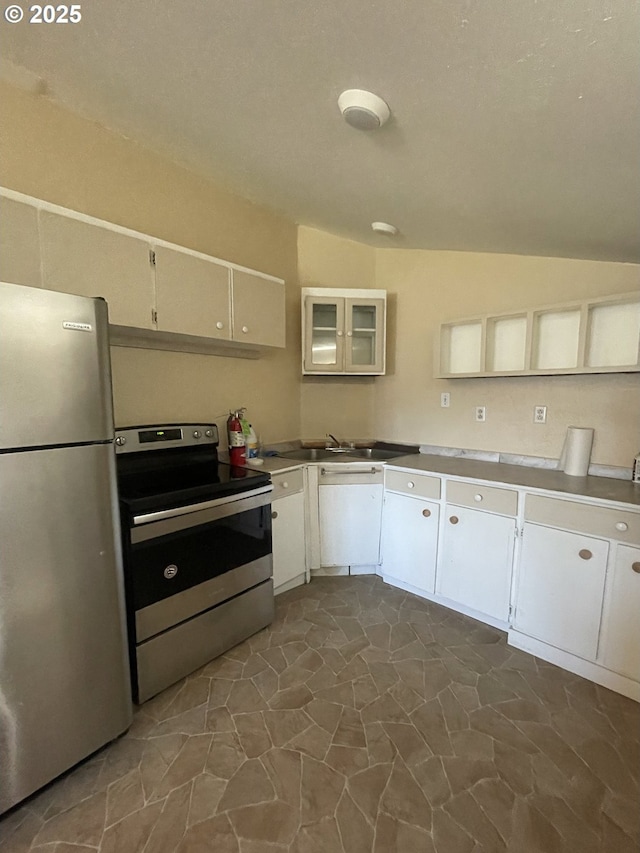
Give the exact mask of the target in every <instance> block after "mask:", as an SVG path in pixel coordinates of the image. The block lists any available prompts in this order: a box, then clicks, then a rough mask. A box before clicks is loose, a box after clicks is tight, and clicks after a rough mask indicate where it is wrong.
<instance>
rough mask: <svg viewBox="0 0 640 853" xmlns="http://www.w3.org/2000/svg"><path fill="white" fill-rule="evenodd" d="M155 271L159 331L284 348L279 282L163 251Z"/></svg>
mask: <svg viewBox="0 0 640 853" xmlns="http://www.w3.org/2000/svg"><path fill="white" fill-rule="evenodd" d="M155 269H156V310H157V322H158V326H157V328H158V331H160V332H175V333H177V334H182V335H195V336H197V337H202V338H211V339H215V340H220V341H236V342H238V343H243V344H247V345H252V346H271V347H283V346H284V345H285V293H284V282H283V281H281V280H279V279H273V278H268V277H266V276H262V275H259V274H258V273H252V272H249V271H246V270H238V269H234V268H232V267H229V266H227V265H225V264H222V263H220V262H219V261H215V260H213V259H209V258H206V257H200V256H196V255H191V254H188V253H187V252H181V251H179V250H176V249H170V248H166V247H163V246H159V247H158V248H157V249H156V250H155Z"/></svg>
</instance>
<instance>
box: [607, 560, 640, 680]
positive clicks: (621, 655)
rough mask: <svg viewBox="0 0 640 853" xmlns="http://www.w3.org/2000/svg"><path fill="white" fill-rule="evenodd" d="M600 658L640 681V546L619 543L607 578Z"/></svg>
mask: <svg viewBox="0 0 640 853" xmlns="http://www.w3.org/2000/svg"><path fill="white" fill-rule="evenodd" d="M598 660H599V662H600V663H601V664H602V665H603V666H606V667H607V669H611V670H613V671H614V672H619V673H620V674H621V675H626V676H627V677H628V678H633V679H634V680H635V681H640V548H634V547H631V546H630V545H618V546H617V547H616V551H615V557H614V559H613V561H612V564H611V566H610V570H609V576H608V578H607V589H606V594H605V603H604V610H603V614H602V634H601V639H600V647H599V650H598Z"/></svg>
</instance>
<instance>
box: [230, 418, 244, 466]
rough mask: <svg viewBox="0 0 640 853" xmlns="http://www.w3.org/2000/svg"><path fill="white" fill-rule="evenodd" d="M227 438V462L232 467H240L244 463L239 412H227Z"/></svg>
mask: <svg viewBox="0 0 640 853" xmlns="http://www.w3.org/2000/svg"><path fill="white" fill-rule="evenodd" d="M227 437H228V439H229V462H231V464H232V465H242V464H243V463H244V461H245V446H244V434H243V432H242V423H241V422H240V412H238V411H236V412H229V417H228V418H227Z"/></svg>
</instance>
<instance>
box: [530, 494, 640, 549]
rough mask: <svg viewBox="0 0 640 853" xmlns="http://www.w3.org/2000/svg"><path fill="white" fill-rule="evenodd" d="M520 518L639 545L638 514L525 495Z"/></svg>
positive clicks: (639, 521) (639, 527)
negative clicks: (522, 514)
mask: <svg viewBox="0 0 640 853" xmlns="http://www.w3.org/2000/svg"><path fill="white" fill-rule="evenodd" d="M524 517H525V519H526V520H527V521H535V522H538V524H547V525H549V527H563V528H565V529H567V530H577V531H579V532H584V533H589V534H590V535H592V536H604V537H606V538H607V539H617V540H619V541H620V542H628V543H630V544H635V545H640V513H635V512H625V511H624V510H619V509H611V508H610V507H602V506H591V505H590V504H581V503H574V502H573V501H561V500H556V499H555V498H546V497H543V496H542V495H527V497H526V500H525V509H524Z"/></svg>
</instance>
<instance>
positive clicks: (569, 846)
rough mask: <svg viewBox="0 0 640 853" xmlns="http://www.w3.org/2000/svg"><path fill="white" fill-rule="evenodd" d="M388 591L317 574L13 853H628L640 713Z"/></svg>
mask: <svg viewBox="0 0 640 853" xmlns="http://www.w3.org/2000/svg"><path fill="white" fill-rule="evenodd" d="M505 640H506V638H505V635H504V634H503V633H502V632H500V631H496V630H494V629H492V628H488V627H486V626H484V625H482V624H480V623H478V622H475V621H474V620H472V619H468V618H466V617H464V616H461V615H459V614H456V613H453V612H452V611H450V610H447V609H445V608H443V607H440V606H438V605H435V604H432V603H429V602H426V601H423V600H422V599H420V598H417V597H415V596H413V595H411V594H409V593H405V592H403V591H401V590H398V589H394V588H393V587H390V586H387V585H385V584H384V583H383V582H382V581H381V580H380V579H378V578H373V577H352V578H342V577H341V578H320V579H315V580H314V581H313V582H312V583H311V584H310V585H309V586H305V587H299V588H298V589H295V590H292V591H291V592H288V593H285V594H284V595H282V596H280V597H279V598H278V599H277V615H276V620H275V622H274V623H273V625H272V626H271V627H270V628H269V629H267V630H265V631H262V632H260V633H259V634H257V635H255V636H254V637H252V638H251V639H250V640H247V641H246V642H245V643H242V644H241V645H239V646H237V647H236V648H235V649H233V650H231V651H230V652H228V653H227V654H226V655H224V656H223V657H221V658H218V659H217V660H215V661H213V662H212V663H210V664H208V665H207V666H205V667H204V668H203V669H200V670H199V671H198V672H196V673H194V674H193V675H191V676H190V677H189V678H187V679H185V680H183V681H181V682H180V683H179V684H177V685H175V686H174V687H172V688H170V689H169V690H167V691H165V692H164V693H162V694H161V695H159V696H157V697H156V698H154V699H152V700H151V701H150V702H148V703H146V704H145V705H144V706H143V707H142V708H140V709H139V710H138V711H137V714H136V716H135V720H134V723H133V726H132V728H131V729H130V731H129V732H128V733H127V734H126V735H125V736H124V737H122V738H121V739H120V740H118V741H117V742H115V743H113V744H111V745H110V746H108V747H106V748H105V749H103V750H102V751H100V752H99V753H98V754H97V755H95V756H94V757H92V758H91V759H90V760H88V761H87V762H85V763H84V764H82V765H81V766H79V767H78V768H76V769H75V770H74V771H73V772H71V773H69V774H67V775H66V776H65V777H63V778H62V779H60V780H58V781H57V782H55V783H53V784H52V785H50V786H49V787H48V788H46V789H45V790H44V791H42V792H41V793H40V794H38V795H36V796H34V797H33V798H31V799H30V800H29V801H27V803H25V804H24V805H22V806H21V807H20V808H18V809H17V810H14V811H13V812H11V813H10V814H9V815H8V816H6V817H5V818H4V819H3V820H1V821H0V849H2V851H4V853H18V851H27V850H32V851H41V853H89V851H96V850H99V851H101V853H129V851H131V853H139V852H140V851H144V853H172V851H185V853H186V851H188V853H199V851H212V853H227V851H228V852H229V853H231V851H233V853H285V851H289V853H343V851H344V853H431V851H437V853H480V851H502V850H508V851H514V852H515V853H528V851H539V853H560V851H567V852H568V851H571V853H574V852H575V853H578V851H579V853H591V851H594V853H595V851H599V853H626V851H637V850H638V849H639V847H638V845H639V839H640V809H639V777H640V706H639V705H637V704H636V703H634V702H632V701H630V700H628V699H625V698H624V697H622V696H619V695H617V694H615V693H612V692H610V691H608V690H605V689H603V688H600V687H597V686H595V685H593V684H591V683H590V682H588V681H585V680H584V679H581V678H578V677H577V676H573V675H571V674H569V673H567V672H565V671H563V670H561V669H558V668H557V667H554V666H551V665H549V664H546V663H543V662H542V661H540V660H538V659H536V658H534V657H531V656H530V655H527V654H524V653H522V652H520V651H517V650H515V649H511V648H509V647H508V646H507V645H506V642H505Z"/></svg>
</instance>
